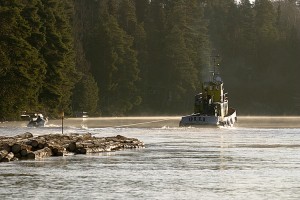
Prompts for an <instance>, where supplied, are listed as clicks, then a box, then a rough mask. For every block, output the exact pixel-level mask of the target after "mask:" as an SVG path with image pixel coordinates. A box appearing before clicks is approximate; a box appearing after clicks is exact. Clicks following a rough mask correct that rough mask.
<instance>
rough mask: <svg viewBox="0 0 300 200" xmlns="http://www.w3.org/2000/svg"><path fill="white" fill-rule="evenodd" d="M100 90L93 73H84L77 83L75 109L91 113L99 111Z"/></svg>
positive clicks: (74, 100)
mask: <svg viewBox="0 0 300 200" xmlns="http://www.w3.org/2000/svg"><path fill="white" fill-rule="evenodd" d="M98 101H99V91H98V86H97V83H96V81H95V80H94V78H93V76H92V75H91V74H89V75H84V76H83V77H82V79H81V80H80V81H79V82H78V83H77V84H76V87H75V91H74V96H73V108H74V110H75V111H85V112H88V113H89V115H94V114H99V113H98Z"/></svg>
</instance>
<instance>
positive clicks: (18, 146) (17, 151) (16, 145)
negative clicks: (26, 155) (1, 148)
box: [11, 144, 21, 154]
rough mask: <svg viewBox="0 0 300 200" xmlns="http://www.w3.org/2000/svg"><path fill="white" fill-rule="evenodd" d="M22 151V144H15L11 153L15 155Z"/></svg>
mask: <svg viewBox="0 0 300 200" xmlns="http://www.w3.org/2000/svg"><path fill="white" fill-rule="evenodd" d="M20 151H21V145H20V144H14V145H12V147H11V152H13V153H14V154H17V153H19V152H20Z"/></svg>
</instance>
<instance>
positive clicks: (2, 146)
mask: <svg viewBox="0 0 300 200" xmlns="http://www.w3.org/2000/svg"><path fill="white" fill-rule="evenodd" d="M0 149H1V150H6V151H8V152H10V151H11V146H10V145H9V144H7V143H4V144H2V145H1V148H0Z"/></svg>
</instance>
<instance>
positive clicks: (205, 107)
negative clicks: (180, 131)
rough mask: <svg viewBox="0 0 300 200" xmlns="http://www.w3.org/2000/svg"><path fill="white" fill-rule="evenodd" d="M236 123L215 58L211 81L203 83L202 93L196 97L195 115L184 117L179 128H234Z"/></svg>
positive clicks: (233, 110) (234, 112)
mask: <svg viewBox="0 0 300 200" xmlns="http://www.w3.org/2000/svg"><path fill="white" fill-rule="evenodd" d="M236 121H237V115H236V110H235V109H234V108H231V107H229V102H228V97H227V93H225V92H224V83H223V81H222V79H221V76H220V73H219V64H216V58H214V67H213V70H211V71H210V78H209V80H208V81H205V82H203V83H202V92H201V93H199V94H197V95H195V104H194V113H193V114H191V115H187V116H183V117H182V118H181V120H180V123H179V126H202V125H209V126H233V125H234V123H235V122H236Z"/></svg>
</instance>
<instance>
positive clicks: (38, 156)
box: [27, 147, 52, 159]
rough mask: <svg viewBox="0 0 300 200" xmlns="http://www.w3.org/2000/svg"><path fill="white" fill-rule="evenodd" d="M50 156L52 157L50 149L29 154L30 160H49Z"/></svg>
mask: <svg viewBox="0 0 300 200" xmlns="http://www.w3.org/2000/svg"><path fill="white" fill-rule="evenodd" d="M50 156H52V151H51V149H50V148H49V147H45V148H43V149H40V150H37V151H33V152H29V153H28V154H27V158H28V159H41V158H47V157H50Z"/></svg>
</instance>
